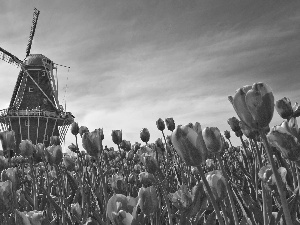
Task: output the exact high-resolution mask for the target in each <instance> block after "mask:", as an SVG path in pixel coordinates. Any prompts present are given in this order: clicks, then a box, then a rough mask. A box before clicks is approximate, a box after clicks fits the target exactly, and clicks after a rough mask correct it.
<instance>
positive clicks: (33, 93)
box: [0, 8, 74, 151]
mask: <svg viewBox="0 0 300 225" xmlns="http://www.w3.org/2000/svg"><path fill="white" fill-rule="evenodd" d="M39 14H40V11H39V10H37V9H36V8H35V9H34V14H33V21H32V27H31V31H30V35H29V41H28V45H27V48H26V58H25V60H24V61H21V60H20V59H18V58H17V57H16V56H14V55H13V54H11V53H10V52H8V51H6V50H4V49H3V48H1V47H0V58H1V59H2V60H4V61H6V62H8V63H10V64H13V65H15V66H17V67H20V68H21V71H20V73H19V76H18V78H17V82H16V85H15V88H14V91H13V95H12V98H11V100H10V104H9V107H8V108H7V109H3V110H0V129H1V130H2V131H3V130H13V131H14V132H15V134H16V146H17V147H16V148H17V149H16V151H18V146H19V143H20V142H21V140H25V139H29V140H31V141H32V143H33V144H37V143H43V144H45V146H48V145H49V142H50V137H51V136H59V138H60V141H61V142H64V139H65V135H66V133H67V131H68V128H69V126H70V124H71V123H72V122H73V121H74V116H73V115H72V113H70V112H65V111H64V109H63V106H62V105H59V101H58V90H57V86H58V81H57V80H55V79H54V75H53V71H54V70H56V69H57V68H56V67H55V65H56V64H55V63H53V62H52V61H51V60H50V59H49V58H47V57H46V56H44V55H42V54H30V50H31V45H32V40H33V36H34V33H35V28H36V24H37V20H38V16H39Z"/></svg>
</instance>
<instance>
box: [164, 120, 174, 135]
mask: <svg viewBox="0 0 300 225" xmlns="http://www.w3.org/2000/svg"><path fill="white" fill-rule="evenodd" d="M165 121H166V125H167V128H168V130H169V131H172V132H173V130H175V122H174V119H173V118H166V119H165Z"/></svg>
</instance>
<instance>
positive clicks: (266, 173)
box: [258, 165, 287, 190]
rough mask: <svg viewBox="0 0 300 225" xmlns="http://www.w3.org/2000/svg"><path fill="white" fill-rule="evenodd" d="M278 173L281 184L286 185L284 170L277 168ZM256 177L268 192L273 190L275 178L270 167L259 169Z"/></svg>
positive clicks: (285, 171)
mask: <svg viewBox="0 0 300 225" xmlns="http://www.w3.org/2000/svg"><path fill="white" fill-rule="evenodd" d="M278 173H279V174H280V177H281V182H282V184H284V185H285V184H286V175H287V170H286V168H284V167H279V169H278ZM258 176H259V178H260V179H261V180H262V181H263V182H264V184H265V187H266V188H267V189H268V190H274V189H275V187H276V181H275V176H274V174H273V171H272V167H271V165H266V166H263V167H262V168H260V170H259V173H258Z"/></svg>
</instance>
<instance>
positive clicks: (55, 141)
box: [50, 136, 60, 145]
mask: <svg viewBox="0 0 300 225" xmlns="http://www.w3.org/2000/svg"><path fill="white" fill-rule="evenodd" d="M50 145H60V140H59V137H58V136H51V137H50Z"/></svg>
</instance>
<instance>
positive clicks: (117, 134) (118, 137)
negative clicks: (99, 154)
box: [111, 130, 122, 145]
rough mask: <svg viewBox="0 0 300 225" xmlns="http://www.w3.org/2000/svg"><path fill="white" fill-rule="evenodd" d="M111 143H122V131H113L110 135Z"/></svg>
mask: <svg viewBox="0 0 300 225" xmlns="http://www.w3.org/2000/svg"><path fill="white" fill-rule="evenodd" d="M111 137H112V141H113V142H114V143H115V144H116V145H119V144H121V142H122V130H113V131H112V133H111Z"/></svg>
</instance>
